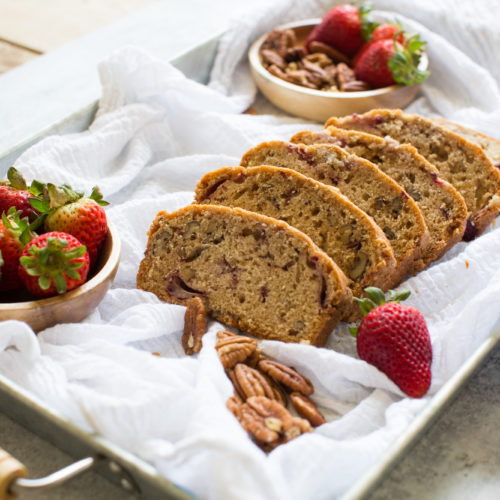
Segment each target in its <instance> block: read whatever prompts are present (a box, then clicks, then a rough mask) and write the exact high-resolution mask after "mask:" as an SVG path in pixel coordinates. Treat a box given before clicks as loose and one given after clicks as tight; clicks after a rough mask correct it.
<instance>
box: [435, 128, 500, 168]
mask: <svg viewBox="0 0 500 500" xmlns="http://www.w3.org/2000/svg"><path fill="white" fill-rule="evenodd" d="M431 120H432V121H433V122H434V123H437V124H438V125H441V126H442V127H444V128H446V129H448V130H451V131H452V132H455V134H458V135H460V136H462V137H463V138H464V139H467V140H468V141H470V142H473V143H474V144H476V145H477V146H479V147H480V148H481V149H482V150H483V151H484V153H485V154H486V156H487V157H488V158H489V159H490V161H491V163H493V166H494V167H495V168H500V140H498V139H494V138H493V137H489V136H487V135H486V134H482V133H481V132H477V131H476V130H472V129H471V128H467V127H464V126H463V125H459V124H458V123H455V122H451V121H449V120H445V119H444V118H431Z"/></svg>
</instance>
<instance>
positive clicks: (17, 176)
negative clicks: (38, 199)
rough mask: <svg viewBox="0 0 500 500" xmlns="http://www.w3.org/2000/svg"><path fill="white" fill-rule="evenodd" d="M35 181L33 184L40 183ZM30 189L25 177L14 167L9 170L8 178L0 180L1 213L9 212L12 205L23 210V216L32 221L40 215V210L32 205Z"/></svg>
mask: <svg viewBox="0 0 500 500" xmlns="http://www.w3.org/2000/svg"><path fill="white" fill-rule="evenodd" d="M38 184H39V183H37V182H36V181H34V184H33V185H38ZM29 197H30V191H29V188H28V185H27V184H26V181H25V180H24V177H23V176H22V174H21V173H20V172H18V171H17V170H16V169H15V168H14V167H10V168H9V170H8V172H7V179H4V180H3V181H1V182H0V214H1V213H2V212H8V210H9V208H10V207H15V208H16V210H20V211H21V217H28V218H29V220H30V222H32V221H34V220H35V219H36V218H37V217H38V215H39V214H38V212H37V211H36V210H35V209H34V208H33V207H32V206H31V205H30V202H29Z"/></svg>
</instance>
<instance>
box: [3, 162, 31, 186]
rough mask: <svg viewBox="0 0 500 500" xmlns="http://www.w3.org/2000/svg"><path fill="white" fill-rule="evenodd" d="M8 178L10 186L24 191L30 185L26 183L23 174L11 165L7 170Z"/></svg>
mask: <svg viewBox="0 0 500 500" xmlns="http://www.w3.org/2000/svg"><path fill="white" fill-rule="evenodd" d="M7 179H8V180H9V186H10V187H12V188H14V189H18V190H22V191H26V190H27V189H28V185H27V184H26V181H25V180H24V177H23V175H22V174H21V172H19V171H18V170H17V169H16V168H14V167H10V168H9V170H8V171H7Z"/></svg>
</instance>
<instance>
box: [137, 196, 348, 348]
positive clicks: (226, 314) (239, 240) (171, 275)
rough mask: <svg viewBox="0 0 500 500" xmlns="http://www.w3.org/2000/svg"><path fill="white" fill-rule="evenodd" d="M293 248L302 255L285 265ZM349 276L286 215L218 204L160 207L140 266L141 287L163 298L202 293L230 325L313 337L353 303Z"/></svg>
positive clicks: (271, 334) (318, 340)
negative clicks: (172, 208)
mask: <svg viewBox="0 0 500 500" xmlns="http://www.w3.org/2000/svg"><path fill="white" fill-rule="evenodd" d="M210 224H212V226H210ZM211 227H212V229H210V228H211ZM252 231H253V232H252ZM257 232H258V234H256V233H257ZM273 252H274V253H273ZM290 256H294V259H296V260H294V261H293V262H292V263H291V264H290V266H288V267H287V265H285V264H287V263H286V262H285V260H286V259H287V258H290ZM280 259H281V260H283V263H282V262H281V260H280ZM288 270H290V271H293V272H294V273H296V276H297V277H296V278H294V279H291V278H290V273H288V272H287V271H288ZM257 278H259V279H261V280H262V281H256V280H257ZM347 282H348V280H347V278H346V277H345V276H344V274H343V273H342V271H341V270H340V269H339V268H338V267H337V266H336V265H335V263H334V262H333V261H332V260H331V259H330V258H329V257H328V256H327V255H326V254H325V253H324V252H323V251H322V250H320V249H319V248H318V247H317V246H316V245H315V244H314V243H313V242H312V240H311V239H310V238H309V237H307V236H306V235H304V234H303V233H301V232H300V231H298V230H296V229H294V228H292V227H291V226H289V225H288V224H286V223H285V222H282V221H278V220H276V219H272V218H270V217H265V216H263V215H259V214H255V213H252V212H248V211H246V210H242V209H237V208H228V207H222V206H213V205H201V206H200V205H189V206H187V207H184V208H181V209H180V210H177V211H176V212H173V213H166V212H160V213H159V214H158V216H157V218H156V219H155V221H154V222H153V224H152V226H151V229H150V232H149V239H148V244H147V248H146V252H145V257H144V259H143V261H142V262H141V264H140V266H139V272H138V274H137V286H138V288H140V289H143V290H147V291H151V292H153V293H155V294H156V295H158V297H160V298H161V299H163V300H166V301H168V302H172V303H176V304H185V303H186V301H187V300H188V299H189V298H191V297H192V296H199V297H200V298H201V299H202V300H203V302H204V303H205V307H206V308H207V313H208V314H209V315H210V316H212V317H214V318H216V319H218V320H221V321H223V322H224V323H226V324H228V325H231V326H235V327H237V328H241V329H242V330H244V331H247V332H249V333H253V334H254V335H257V336H261V337H265V338H269V339H276V340H284V341H288V342H292V341H298V342H302V343H310V344H313V345H324V344H325V343H326V341H327V339H328V336H329V334H330V333H331V331H332V329H333V328H334V326H335V325H336V324H337V322H338V321H339V320H340V318H341V316H342V315H343V314H344V312H345V309H346V308H347V307H349V304H350V302H351V293H350V290H349V288H348V287H347ZM262 283H264V284H263V285H262ZM299 321H300V322H301V324H300V328H299V326H297V324H298V322H299ZM294 328H295V330H294ZM296 329H298V330H300V331H296Z"/></svg>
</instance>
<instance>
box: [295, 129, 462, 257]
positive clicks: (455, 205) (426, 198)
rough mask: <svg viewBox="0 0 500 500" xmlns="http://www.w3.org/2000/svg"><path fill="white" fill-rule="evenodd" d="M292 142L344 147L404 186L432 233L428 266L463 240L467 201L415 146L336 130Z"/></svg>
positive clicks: (308, 134) (301, 134)
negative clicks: (443, 178)
mask: <svg viewBox="0 0 500 500" xmlns="http://www.w3.org/2000/svg"><path fill="white" fill-rule="evenodd" d="M290 141H291V142H294V143H302V144H321V143H327V144H335V145H337V146H340V147H341V148H343V149H345V150H346V151H348V152H349V153H353V154H356V155H358V156H361V157H362V158H365V159H366V160H369V161H371V162H372V163H373V164H375V165H377V167H378V168H379V169H380V170H382V172H384V173H385V174H387V175H388V176H389V177H391V178H392V179H394V180H395V181H396V182H397V183H398V184H399V185H400V186H402V187H403V188H404V189H405V191H406V192H407V193H408V194H409V195H410V196H411V197H412V198H413V199H414V200H415V203H416V204H417V206H418V208H420V211H421V212H422V215H423V216H424V219H425V223H426V225H427V229H428V230H429V235H430V243H429V247H428V248H427V253H426V255H425V257H424V262H423V263H424V265H427V264H429V263H430V262H432V261H434V260H436V259H438V258H439V257H441V256H442V255H443V254H444V253H445V252H446V251H448V250H449V249H450V248H451V247H452V246H453V245H455V243H457V242H459V241H460V240H461V239H462V236H463V233H464V230H465V223H466V220H467V205H466V204H465V201H464V199H463V198H462V196H461V195H460V194H459V193H458V191H457V190H456V189H455V188H454V187H453V186H452V185H451V184H449V183H448V182H446V181H444V180H442V179H440V178H439V177H438V170H437V169H436V167H434V166H433V165H432V164H431V163H429V162H428V161H427V160H426V159H425V158H424V157H423V156H422V155H420V154H418V152H417V150H416V149H415V148H414V147H413V146H411V145H409V144H401V145H400V144H399V143H397V142H396V141H393V140H390V139H383V138H381V137H377V136H375V135H372V134H366V133H364V132H359V131H357V130H344V129H339V128H336V127H328V128H327V129H325V130H324V131H322V132H310V131H303V132H299V133H298V134H295V135H294V136H293V137H292V138H291V140H290Z"/></svg>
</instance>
